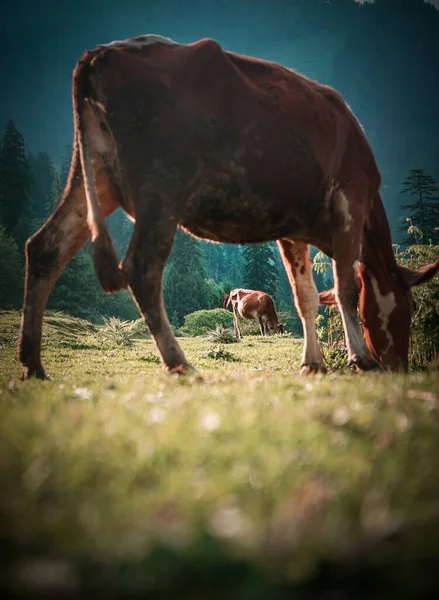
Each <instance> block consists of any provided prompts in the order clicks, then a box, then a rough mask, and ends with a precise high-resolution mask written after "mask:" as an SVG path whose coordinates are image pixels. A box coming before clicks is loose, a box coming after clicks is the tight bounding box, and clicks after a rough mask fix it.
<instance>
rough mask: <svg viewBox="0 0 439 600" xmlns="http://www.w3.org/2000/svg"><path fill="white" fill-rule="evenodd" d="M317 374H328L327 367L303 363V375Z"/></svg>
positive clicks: (301, 367) (301, 370)
mask: <svg viewBox="0 0 439 600" xmlns="http://www.w3.org/2000/svg"><path fill="white" fill-rule="evenodd" d="M315 373H327V369H326V367H325V365H321V364H319V363H303V364H302V365H300V374H301V375H314V374H315Z"/></svg>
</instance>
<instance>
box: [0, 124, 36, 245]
mask: <svg viewBox="0 0 439 600" xmlns="http://www.w3.org/2000/svg"><path fill="white" fill-rule="evenodd" d="M31 184H32V177H31V173H30V168H29V162H28V159H27V156H26V151H25V146H24V138H23V136H22V135H21V133H20V132H19V131H18V130H17V129H16V127H15V125H14V122H13V121H9V122H8V124H7V125H6V129H5V133H4V135H3V138H2V140H1V143H0V218H1V222H2V224H3V225H4V227H5V230H6V233H8V234H10V235H13V236H14V237H15V238H16V239H17V241H18V243H19V246H22V244H23V243H24V240H25V239H26V237H27V235H28V230H29V222H30V219H31V216H32V214H31V213H32V205H31V195H30V190H31Z"/></svg>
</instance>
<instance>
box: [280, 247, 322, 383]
mask: <svg viewBox="0 0 439 600" xmlns="http://www.w3.org/2000/svg"><path fill="white" fill-rule="evenodd" d="M278 246H279V250H280V254H281V257H282V261H283V263H284V267H285V270H286V272H287V275H288V279H289V281H290V285H291V289H292V291H293V295H294V301H295V304H296V308H297V312H298V313H299V317H300V320H301V321H302V326H303V337H304V347H303V355H302V363H301V372H302V373H314V372H316V371H322V372H324V373H325V372H326V366H325V361H324V360H323V356H322V353H321V352H320V348H319V344H318V338H317V329H316V317H317V310H318V308H319V295H318V293H317V288H316V286H315V283H314V279H313V276H312V273H311V263H310V260H309V250H308V245H307V244H304V243H303V242H300V243H299V242H297V243H296V242H291V241H289V240H279V241H278Z"/></svg>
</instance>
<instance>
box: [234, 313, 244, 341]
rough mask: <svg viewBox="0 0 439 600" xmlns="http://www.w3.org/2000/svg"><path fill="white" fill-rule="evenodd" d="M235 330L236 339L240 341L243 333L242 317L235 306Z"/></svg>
mask: <svg viewBox="0 0 439 600" xmlns="http://www.w3.org/2000/svg"><path fill="white" fill-rule="evenodd" d="M232 308H233V328H234V330H235V337H236V338H237V339H238V340H240V339H241V338H242V332H241V327H240V320H241V319H240V317H239V313H238V308H237V307H235V305H233V307H232Z"/></svg>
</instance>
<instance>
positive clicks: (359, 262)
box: [18, 35, 439, 378]
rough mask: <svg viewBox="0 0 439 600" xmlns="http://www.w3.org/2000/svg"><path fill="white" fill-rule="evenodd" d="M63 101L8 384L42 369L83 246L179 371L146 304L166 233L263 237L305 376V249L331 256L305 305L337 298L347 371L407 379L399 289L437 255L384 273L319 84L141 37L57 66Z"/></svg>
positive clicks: (342, 139)
mask: <svg viewBox="0 0 439 600" xmlns="http://www.w3.org/2000/svg"><path fill="white" fill-rule="evenodd" d="M73 108H74V148H73V153H72V163H71V166H70V174H69V179H68V182H67V186H66V188H65V191H64V194H63V198H62V200H61V202H60V204H59V205H58V206H57V208H56V210H55V212H54V213H53V214H52V215H51V217H50V218H49V219H48V220H47V221H46V223H45V224H44V225H43V226H42V227H41V229H39V231H37V232H36V233H35V234H34V235H33V236H32V237H31V238H30V239H29V240H28V241H27V243H26V281H25V299H24V310H23V317H22V322H21V330H20V339H19V346H18V357H19V359H20V361H21V363H22V365H23V373H22V377H23V378H27V377H29V376H31V375H36V376H37V377H42V378H43V377H44V376H45V372H44V369H43V367H42V364H41V328H42V319H43V313H44V310H45V307H46V303H47V299H48V297H49V294H50V292H51V290H52V288H53V285H54V283H55V281H56V279H57V277H58V275H59V273H60V271H61V269H62V268H63V267H64V266H65V264H66V263H67V262H68V261H69V260H70V259H71V258H72V257H73V256H74V255H75V254H76V253H77V252H78V250H79V249H80V248H81V247H82V246H83V245H84V243H85V242H86V240H87V239H88V238H89V237H91V248H92V256H93V262H94V265H95V270H96V273H97V276H98V278H99V281H100V283H101V285H102V287H103V289H104V290H105V291H106V292H109V293H110V292H115V291H117V290H120V289H122V288H126V287H129V288H130V289H131V292H132V294H133V296H134V298H135V300H136V302H137V305H138V307H139V310H140V312H141V313H142V314H143V315H144V317H145V320H146V323H147V325H148V327H149V329H150V331H151V334H152V336H153V338H154V340H155V342H156V344H157V347H158V350H159V353H160V355H161V358H162V362H163V366H164V368H165V369H166V370H167V371H169V372H175V371H178V372H182V373H183V372H185V371H186V370H187V369H188V367H189V364H188V362H187V360H186V357H185V355H184V353H183V351H182V350H181V348H180V346H179V345H178V342H177V340H176V338H175V336H174V334H173V332H172V329H171V327H170V324H169V321H168V317H167V315H166V312H165V308H164V303H163V296H162V280H163V271H164V267H165V264H166V261H167V259H168V256H169V253H170V251H171V247H172V243H173V239H174V235H175V231H176V229H177V227H181V228H182V229H184V230H185V231H187V232H190V233H192V234H193V235H195V236H197V237H200V238H203V239H208V240H212V241H217V242H225V243H236V244H250V243H261V242H267V241H270V240H277V243H278V245H279V248H280V252H281V255H282V259H283V262H284V265H285V268H286V270H287V273H288V277H289V280H290V282H291V286H292V289H293V292H294V298H295V303H296V306H297V310H298V312H299V315H300V316H301V319H302V323H303V329H304V335H305V344H304V352H303V358H302V364H303V367H304V369H305V370H306V371H315V370H324V369H325V363H324V360H323V356H322V354H321V352H320V349H319V347H318V344H317V334H316V326H315V319H316V314H317V309H318V305H319V295H318V293H317V290H316V287H315V284H314V281H313V278H312V273H311V268H310V261H309V253H308V244H312V245H314V246H317V247H318V248H319V249H320V250H322V251H323V252H324V253H325V254H326V255H327V256H329V257H331V258H332V259H333V267H334V280H335V288H334V291H333V292H331V293H329V294H326V296H324V295H323V296H320V300H322V301H327V302H336V303H337V305H338V308H339V310H340V313H341V317H342V321H343V328H344V333H345V338H346V345H347V349H348V357H349V362H350V364H351V365H353V366H355V367H356V368H358V369H363V370H367V369H374V368H381V367H384V368H385V369H391V370H407V368H408V348H409V336H410V322H411V317H412V311H413V300H412V294H411V291H410V288H411V287H412V286H413V285H418V284H420V283H422V282H424V281H427V280H428V279H430V278H431V277H433V276H434V274H435V273H436V272H437V271H438V270H439V259H438V260H437V261H436V262H435V263H433V264H431V265H427V266H426V267H424V268H423V269H421V270H420V271H414V270H410V269H405V268H402V267H400V266H398V265H397V263H396V260H395V256H394V253H393V249H392V244H391V236H390V229H389V224H388V221H387V217H386V213H385V210H384V206H383V203H382V200H381V196H380V183H381V176H380V172H379V170H378V167H377V164H376V162H375V158H374V155H373V152H372V150H371V148H370V146H369V143H368V141H367V138H366V136H365V134H364V132H363V130H362V128H361V126H360V124H359V123H358V121H357V119H356V118H355V116H354V115H353V113H352V112H351V110H350V109H349V107H348V106H347V104H346V103H345V101H344V100H343V98H342V97H341V95H340V94H338V93H337V92H336V91H335V90H334V89H332V88H331V87H328V86H326V85H322V84H320V83H317V82H316V81H313V80H311V79H308V78H307V77H305V76H304V75H301V74H299V73H296V72H295V71H293V70H291V69H287V68H285V67H282V66H280V65H278V64H275V63H272V62H269V61H265V60H259V59H255V58H250V57H248V56H242V55H239V54H235V53H234V52H226V51H224V50H223V49H222V48H221V46H220V45H219V44H218V43H217V42H215V41H214V40H209V39H205V40H201V41H198V42H194V43H191V44H178V43H175V42H173V41H172V40H169V39H168V38H163V37H160V36H148V35H146V36H139V37H136V38H133V39H129V40H125V41H121V42H113V43H111V44H107V45H103V46H98V47H97V48H96V49H94V50H92V51H90V52H86V54H85V55H84V56H83V58H82V59H81V60H80V62H79V63H78V65H77V66H76V68H75V70H74V73H73ZM118 207H122V208H123V209H124V210H125V212H126V213H127V214H128V215H129V216H130V217H131V218H132V219H133V220H135V226H134V232H133V236H132V239H131V242H130V245H129V248H128V251H127V253H126V256H125V258H124V260H123V262H122V263H121V264H119V259H118V257H117V254H116V252H115V249H114V246H113V243H112V240H111V238H110V235H109V231H108V228H107V225H106V222H105V217H107V216H108V215H109V214H110V213H112V212H113V211H114V210H115V209H116V208H118ZM358 301H359V306H360V317H361V325H360V322H359V320H358V316H357V308H358ZM362 328H363V331H362ZM363 332H364V336H363Z"/></svg>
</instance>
